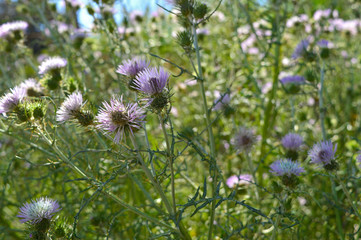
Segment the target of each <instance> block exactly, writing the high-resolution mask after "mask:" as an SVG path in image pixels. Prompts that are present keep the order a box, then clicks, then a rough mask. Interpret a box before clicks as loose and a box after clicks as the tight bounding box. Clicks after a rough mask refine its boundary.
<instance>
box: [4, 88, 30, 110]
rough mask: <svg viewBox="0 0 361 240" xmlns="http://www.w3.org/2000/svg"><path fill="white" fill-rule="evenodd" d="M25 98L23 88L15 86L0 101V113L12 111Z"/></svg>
mask: <svg viewBox="0 0 361 240" xmlns="http://www.w3.org/2000/svg"><path fill="white" fill-rule="evenodd" d="M25 96H26V92H25V89H24V88H21V87H19V86H16V87H14V88H13V89H10V92H9V93H7V94H5V96H3V97H2V98H1V99H0V113H7V112H11V111H12V110H14V108H15V107H16V106H18V105H19V103H20V102H21V100H22V99H23V98H24V97H25Z"/></svg>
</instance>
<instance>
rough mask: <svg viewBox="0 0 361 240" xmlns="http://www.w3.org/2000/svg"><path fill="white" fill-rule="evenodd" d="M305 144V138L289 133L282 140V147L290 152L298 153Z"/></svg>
mask: <svg viewBox="0 0 361 240" xmlns="http://www.w3.org/2000/svg"><path fill="white" fill-rule="evenodd" d="M302 144H303V138H302V137H301V136H300V135H299V134H296V133H288V134H287V135H286V136H284V137H283V138H282V145H283V147H284V148H286V149H288V150H293V151H296V150H298V149H299V148H300V147H301V145H302Z"/></svg>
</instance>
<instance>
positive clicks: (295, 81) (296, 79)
mask: <svg viewBox="0 0 361 240" xmlns="http://www.w3.org/2000/svg"><path fill="white" fill-rule="evenodd" d="M280 82H281V83H282V84H283V85H286V84H289V83H292V84H304V83H305V78H304V77H302V76H297V75H296V76H287V77H284V78H282V79H281V80H280Z"/></svg>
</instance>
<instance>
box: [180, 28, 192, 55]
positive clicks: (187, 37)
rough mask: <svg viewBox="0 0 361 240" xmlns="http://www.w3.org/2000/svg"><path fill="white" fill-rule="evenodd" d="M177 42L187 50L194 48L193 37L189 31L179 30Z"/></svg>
mask: <svg viewBox="0 0 361 240" xmlns="http://www.w3.org/2000/svg"><path fill="white" fill-rule="evenodd" d="M177 42H178V44H179V45H180V46H181V47H182V48H183V49H184V50H185V51H186V52H190V51H191V50H192V44H193V39H192V35H191V34H190V33H189V32H188V31H182V32H179V33H178V34H177Z"/></svg>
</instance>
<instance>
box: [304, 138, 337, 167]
mask: <svg viewBox="0 0 361 240" xmlns="http://www.w3.org/2000/svg"><path fill="white" fill-rule="evenodd" d="M336 150H337V144H336V145H335V147H333V144H332V142H331V141H330V140H328V141H321V142H318V143H316V144H315V145H313V147H312V149H311V150H310V151H309V152H308V156H309V157H310V158H311V162H312V163H316V164H320V165H323V166H325V165H329V164H332V162H333V160H334V159H335V153H336Z"/></svg>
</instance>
